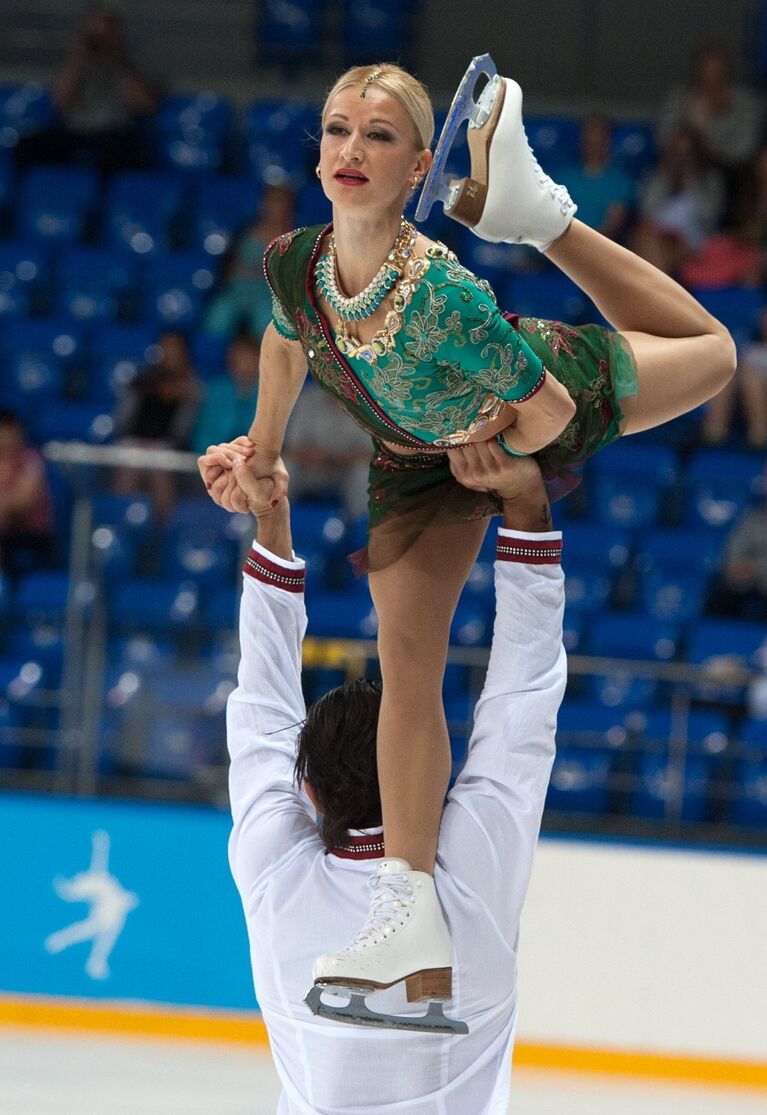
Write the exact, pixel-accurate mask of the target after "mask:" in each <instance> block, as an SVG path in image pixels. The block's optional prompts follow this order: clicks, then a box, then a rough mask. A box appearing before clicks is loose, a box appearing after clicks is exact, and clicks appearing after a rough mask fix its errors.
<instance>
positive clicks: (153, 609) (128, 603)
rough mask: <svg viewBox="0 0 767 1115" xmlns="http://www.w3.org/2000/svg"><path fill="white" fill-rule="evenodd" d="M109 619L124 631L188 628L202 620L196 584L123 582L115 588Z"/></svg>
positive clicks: (154, 581)
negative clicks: (200, 618)
mask: <svg viewBox="0 0 767 1115" xmlns="http://www.w3.org/2000/svg"><path fill="white" fill-rule="evenodd" d="M110 618H111V620H112V623H113V624H115V625H116V626H117V627H118V628H121V629H122V630H124V631H158V632H165V633H166V634H167V633H170V632H174V631H183V630H188V629H190V628H193V627H195V626H196V625H197V624H198V621H199V599H198V592H197V587H196V586H195V585H194V584H193V583H192V582H191V581H181V582H178V581H164V580H155V579H146V578H138V577H136V578H135V579H132V580H126V581H122V582H121V583H120V584H118V585H116V586H115V587H114V595H113V600H112V609H111V617H110Z"/></svg>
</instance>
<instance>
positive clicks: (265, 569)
mask: <svg viewBox="0 0 767 1115" xmlns="http://www.w3.org/2000/svg"><path fill="white" fill-rule="evenodd" d="M242 571H243V573H247V575H248V576H249V577H253V578H254V580H256V581H263V583H264V584H265V585H272V586H273V587H274V588H283V589H285V591H286V592H303V591H304V576H305V570H304V569H286V568H285V566H284V565H278V564H277V562H276V561H270V560H269V558H267V557H264V555H263V554H260V553H259V552H258V550H254V549H251V551H250V553H249V554H248V556H247V558H246V559H245V564H244V565H243V567H242Z"/></svg>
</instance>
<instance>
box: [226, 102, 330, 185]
mask: <svg viewBox="0 0 767 1115" xmlns="http://www.w3.org/2000/svg"><path fill="white" fill-rule="evenodd" d="M244 133H245V163H246V166H247V169H248V171H249V173H250V174H251V175H253V176H254V177H255V178H256V179H257V180H258V181H259V182H262V183H263V184H264V185H267V186H284V185H289V186H293V187H300V186H301V185H303V183H304V182H305V181H306V177H307V175H306V167H307V161H308V160H309V158H310V155H314V156H316V136H317V135H318V134H319V119H318V117H317V112H316V109H315V108H314V106H313V105H310V104H308V103H306V102H303V101H257V102H256V103H255V104H254V105H252V106H251V108H250V109H249V110H248V113H247V115H246V117H245V123H244Z"/></svg>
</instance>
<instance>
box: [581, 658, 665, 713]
mask: <svg viewBox="0 0 767 1115" xmlns="http://www.w3.org/2000/svg"><path fill="white" fill-rule="evenodd" d="M586 692H587V693H588V694H589V695H590V697H591V699H592V700H594V701H597V702H598V703H599V704H600V705H603V706H604V707H605V708H607V709H612V710H613V713H614V714H617V712H618V711H619V710H620V711H621V712H622V713H623V714H628V713H630V712H635V711H636V710H638V709H645V708H649V706H650V705H652V704H653V702H654V701H655V699H656V697H657V694H658V683H657V681H655V679H654V678H647V677H638V676H637V675H636V674H635V673H634V672H633V671H632V670H630V669H621V668H620V667H614V668H613V670H612V671H611V673H609V674H592V675H590V676H589V677H588V678H587V679H586Z"/></svg>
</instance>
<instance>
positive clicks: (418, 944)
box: [305, 859, 469, 1034]
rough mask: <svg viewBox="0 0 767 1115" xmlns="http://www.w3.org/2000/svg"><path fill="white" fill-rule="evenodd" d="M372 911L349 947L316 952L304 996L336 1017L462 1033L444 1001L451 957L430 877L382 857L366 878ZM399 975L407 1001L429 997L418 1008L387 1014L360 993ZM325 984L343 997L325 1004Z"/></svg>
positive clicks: (389, 1026)
mask: <svg viewBox="0 0 767 1115" xmlns="http://www.w3.org/2000/svg"><path fill="white" fill-rule="evenodd" d="M371 890H372V897H371V903H370V916H369V918H368V922H367V924H366V925H365V927H364V929H363V930H362V931H361V932H360V933H359V934H358V935H357V937H356V938H355V939H354V941H352V943H351V945H349V947H348V948H346V949H343V950H342V951H341V952H338V953H334V954H327V955H325V956H321V957H320V958H319V959H318V960H317V961H316V962H315V964H314V972H313V975H314V987H313V988H312V989H311V991H310V992H309V994H308V995H307V996H306V1000H305V1002H306V1004H307V1006H308V1007H309V1008H310V1010H311V1011H312V1012H313V1013H314V1014H318V1015H320V1016H321V1017H323V1018H330V1019H333V1020H334V1021H336V1022H350V1023H354V1024H356V1025H358V1026H381V1027H384V1028H387V1029H397V1030H420V1031H426V1032H429V1033H437V1034H467V1033H468V1032H469V1028H468V1026H467V1025H466V1023H465V1022H458V1021H456V1020H454V1019H452V1018H447V1017H446V1016H445V1014H444V1012H443V1009H442V1003H443V1001H444V1000H445V999H449V998H450V996H451V995H452V977H453V969H452V959H453V950H452V945H451V943H450V934H449V933H448V929H447V926H446V925H445V919H444V917H443V916H442V910H441V908H440V905H439V899H438V898H437V892H436V889H435V887H434V880H433V879H432V877H431V875H427V874H426V873H425V872H423V871H412V870H411V868H410V864H409V863H407V862H406V860H402V859H385V860H382V861H381V863H379V865H378V871H377V872H376V874H375V875H374V876H373V877H372V879H371ZM403 980H404V982H405V991H406V995H407V1001H408V1002H409V1003H418V1002H422V1001H424V1000H428V1002H429V1007H428V1010H427V1012H426V1014H423V1015H391V1014H382V1013H378V1012H376V1011H373V1010H370V1008H369V1007H368V1006H367V1004H366V1002H365V994H366V993H367V992H371V991H381V990H383V989H384V988H387V987H392V986H393V985H394V984H396V983H401V982H402V981H403ZM323 988H328V989H330V990H332V991H333V992H334V993H338V992H339V991H343V992H348V993H349V996H350V999H349V1002H348V1003H347V1004H345V1005H343V1006H337V1007H335V1006H330V1005H329V1004H328V1003H325V1002H323V999H322V991H323Z"/></svg>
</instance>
